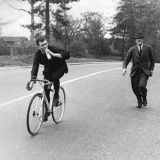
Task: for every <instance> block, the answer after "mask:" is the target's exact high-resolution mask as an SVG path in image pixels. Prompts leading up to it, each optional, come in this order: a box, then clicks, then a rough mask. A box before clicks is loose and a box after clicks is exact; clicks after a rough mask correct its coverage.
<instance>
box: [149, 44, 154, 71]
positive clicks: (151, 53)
mask: <svg viewBox="0 0 160 160" xmlns="http://www.w3.org/2000/svg"><path fill="white" fill-rule="evenodd" d="M149 57H150V68H151V71H153V70H154V66H155V61H154V56H153V51H152V49H151V47H149Z"/></svg>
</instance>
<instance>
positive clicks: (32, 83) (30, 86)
mask: <svg viewBox="0 0 160 160" xmlns="http://www.w3.org/2000/svg"><path fill="white" fill-rule="evenodd" d="M34 83H35V82H34V81H31V82H28V83H27V86H26V89H27V90H28V91H30V90H31V89H32V88H33V85H34Z"/></svg>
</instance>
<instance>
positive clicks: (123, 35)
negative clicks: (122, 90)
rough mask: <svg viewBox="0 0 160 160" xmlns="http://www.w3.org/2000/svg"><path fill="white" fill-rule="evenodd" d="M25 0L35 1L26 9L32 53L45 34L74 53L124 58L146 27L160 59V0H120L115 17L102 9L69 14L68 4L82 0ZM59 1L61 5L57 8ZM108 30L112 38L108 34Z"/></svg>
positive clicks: (146, 32)
mask: <svg viewBox="0 0 160 160" xmlns="http://www.w3.org/2000/svg"><path fill="white" fill-rule="evenodd" d="M23 1H28V3H30V5H31V10H30V11H26V12H27V13H29V14H30V15H31V24H30V25H25V26H23V27H27V28H28V29H30V31H31V37H30V42H28V43H27V42H26V43H27V46H28V49H29V51H27V52H28V53H29V54H33V53H34V51H35V49H36V46H35V45H34V39H35V38H36V37H37V36H39V35H44V34H45V37H46V39H47V40H48V41H49V42H50V43H51V44H52V43H54V44H56V45H58V46H60V47H62V48H66V49H67V50H70V51H71V52H72V55H73V56H77V57H79V56H86V55H87V54H88V53H89V54H94V55H95V56H101V55H111V54H112V55H118V56H121V57H122V60H123V59H124V57H125V54H126V52H127V51H128V49H129V48H130V47H131V46H133V45H134V44H135V40H134V35H135V33H136V32H137V31H142V32H143V33H144V35H145V43H148V44H150V45H151V46H152V48H153V50H154V54H155V58H156V60H157V62H160V55H159V51H160V30H159V28H160V1H159V0H120V1H119V5H118V7H117V13H116V15H115V16H114V17H113V19H111V18H109V17H105V16H104V15H103V14H101V13H98V12H85V13H83V14H82V15H81V17H79V18H74V17H73V16H71V15H68V11H69V10H70V9H71V8H70V7H68V6H69V5H68V4H69V3H71V2H77V3H78V0H50V1H42V0H37V1H30V0H23ZM22 3H23V2H22ZM55 5H56V6H57V9H53V6H55ZM35 16H38V17H39V18H40V23H36V22H35V20H34V19H35ZM110 24H112V25H110ZM108 26H110V28H108ZM111 26H112V27H111ZM108 34H110V35H111V37H110V38H107V36H106V35H108ZM28 44H29V45H28ZM23 48H25V47H23ZM30 48H31V49H30ZM26 49H27V48H26ZM20 51H22V50H20ZM27 52H26V53H27ZM26 53H25V54H26ZM22 54H23V53H22Z"/></svg>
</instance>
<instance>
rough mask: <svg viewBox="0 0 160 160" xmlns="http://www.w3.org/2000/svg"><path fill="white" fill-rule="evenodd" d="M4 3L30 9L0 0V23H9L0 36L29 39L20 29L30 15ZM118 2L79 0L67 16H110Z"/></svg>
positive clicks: (11, 1) (19, 3)
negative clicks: (95, 14) (89, 13)
mask: <svg viewBox="0 0 160 160" xmlns="http://www.w3.org/2000/svg"><path fill="white" fill-rule="evenodd" d="M6 1H7V2H8V3H9V4H10V5H12V6H14V7H16V8H19V9H26V10H29V9H30V5H29V4H28V3H27V2H19V1H17V0H0V22H10V24H7V25H3V26H2V35H1V36H13V37H15V36H25V37H27V38H29V36H30V31H29V30H28V29H25V28H23V27H21V26H20V25H23V24H30V15H29V14H28V13H26V12H24V11H18V10H16V9H14V8H12V7H10V6H9V5H8V4H7V3H6ZM117 1H118V0H80V1H79V2H73V3H71V4H70V5H69V6H71V7H72V8H71V10H70V11H69V14H72V15H73V17H75V18H76V17H80V15H81V13H84V12H86V11H91V12H100V13H103V14H104V15H106V16H112V15H114V14H115V13H116V7H117Z"/></svg>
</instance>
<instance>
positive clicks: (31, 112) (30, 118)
mask: <svg viewBox="0 0 160 160" xmlns="http://www.w3.org/2000/svg"><path fill="white" fill-rule="evenodd" d="M43 114H44V107H43V104H42V94H41V93H36V94H35V95H34V96H33V97H32V99H31V101H30V103H29V106H28V111H27V129H28V132H29V133H30V134H31V135H36V134H37V133H38V131H39V129H40V127H41V125H42V121H43Z"/></svg>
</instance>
